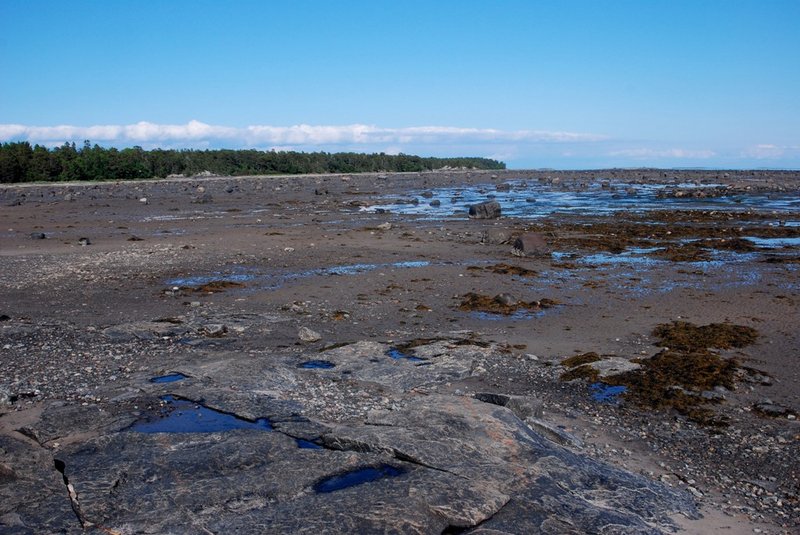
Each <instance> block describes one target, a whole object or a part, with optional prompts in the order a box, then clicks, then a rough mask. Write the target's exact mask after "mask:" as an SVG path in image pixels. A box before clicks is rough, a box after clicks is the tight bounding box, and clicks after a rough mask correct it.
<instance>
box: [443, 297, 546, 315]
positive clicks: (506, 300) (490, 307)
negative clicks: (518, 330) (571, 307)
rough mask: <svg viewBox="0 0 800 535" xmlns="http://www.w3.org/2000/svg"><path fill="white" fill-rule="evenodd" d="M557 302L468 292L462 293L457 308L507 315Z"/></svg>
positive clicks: (537, 308) (465, 310)
mask: <svg viewBox="0 0 800 535" xmlns="http://www.w3.org/2000/svg"><path fill="white" fill-rule="evenodd" d="M557 304H558V301H556V300H554V299H542V300H540V301H530V302H527V301H515V300H514V299H513V298H511V296H509V295H507V294H500V295H496V296H494V297H489V296H488V295H481V294H476V293H474V292H469V293H467V294H464V296H463V298H462V300H461V303H460V304H459V305H458V310H461V311H464V312H487V313H490V314H502V315H505V316H509V315H511V314H514V313H515V312H517V311H519V310H540V309H542V308H549V307H553V306H555V305H557Z"/></svg>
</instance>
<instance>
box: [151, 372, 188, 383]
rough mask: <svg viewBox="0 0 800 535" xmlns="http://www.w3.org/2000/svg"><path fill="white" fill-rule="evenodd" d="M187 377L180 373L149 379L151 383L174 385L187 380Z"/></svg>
mask: <svg viewBox="0 0 800 535" xmlns="http://www.w3.org/2000/svg"><path fill="white" fill-rule="evenodd" d="M188 378H189V376H188V375H183V374H182V373H178V372H175V373H169V374H167V375H160V376H158V377H153V378H152V379H150V382H151V383H174V382H176V381H183V380H184V379H188Z"/></svg>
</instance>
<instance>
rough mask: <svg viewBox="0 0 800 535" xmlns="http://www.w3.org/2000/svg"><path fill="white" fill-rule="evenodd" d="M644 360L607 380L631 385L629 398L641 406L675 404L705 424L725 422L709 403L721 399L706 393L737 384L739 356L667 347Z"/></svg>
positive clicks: (682, 411) (679, 409)
mask: <svg viewBox="0 0 800 535" xmlns="http://www.w3.org/2000/svg"><path fill="white" fill-rule="evenodd" d="M640 363H641V365H642V368H640V369H638V370H635V371H631V372H626V373H622V374H619V375H614V376H610V377H606V378H604V379H603V382H604V383H606V384H609V385H617V386H625V387H627V388H628V390H627V392H626V393H625V394H624V396H625V398H626V399H629V400H631V401H633V402H634V403H636V404H637V405H639V406H642V407H645V408H650V409H667V408H672V409H675V410H676V411H678V412H679V413H681V414H684V415H685V416H687V417H688V418H689V419H691V420H693V421H695V422H698V423H701V424H706V425H724V421H721V420H719V419H715V418H714V413H713V411H712V410H710V409H709V408H707V407H706V405H708V404H710V403H714V402H716V401H718V400H716V399H715V398H710V399H709V398H706V397H703V395H702V393H703V392H705V391H711V390H714V389H715V388H716V387H720V386H721V387H724V388H726V389H729V390H732V389H733V388H734V379H735V377H736V371H737V369H738V362H737V361H736V360H735V359H726V358H722V357H721V356H719V355H718V354H716V353H713V352H711V351H708V350H698V351H690V352H683V351H672V350H664V351H661V352H659V353H658V354H656V355H655V356H653V357H651V358H649V359H643V360H641V361H640Z"/></svg>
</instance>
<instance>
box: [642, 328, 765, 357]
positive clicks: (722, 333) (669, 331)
mask: <svg viewBox="0 0 800 535" xmlns="http://www.w3.org/2000/svg"><path fill="white" fill-rule="evenodd" d="M653 336H656V337H657V338H658V339H659V341H658V343H657V344H656V345H659V346H664V347H669V348H670V349H677V350H681V351H698V350H702V349H708V348H710V347H715V348H718V349H730V348H732V347H735V348H741V347H745V346H747V345H750V344H752V343H753V342H755V341H756V339H757V338H758V331H757V330H755V329H753V328H752V327H746V326H744V325H733V324H730V323H711V324H709V325H702V326H697V325H694V324H693V323H689V322H688V321H673V322H672V323H663V324H661V325H658V326H657V327H656V328H655V329H654V330H653Z"/></svg>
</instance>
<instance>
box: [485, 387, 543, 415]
mask: <svg viewBox="0 0 800 535" xmlns="http://www.w3.org/2000/svg"><path fill="white" fill-rule="evenodd" d="M474 397H475V399H477V400H479V401H483V402H484V403H491V404H492V405H499V406H501V407H505V408H507V409H509V410H511V412H513V413H514V414H516V415H517V417H518V418H519V419H520V420H525V419H526V418H528V417H531V416H532V417H535V418H541V417H542V402H541V401H540V400H538V399H534V398H531V397H529V396H515V395H511V394H497V393H494V392H477V393H476V394H475V396H474Z"/></svg>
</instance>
